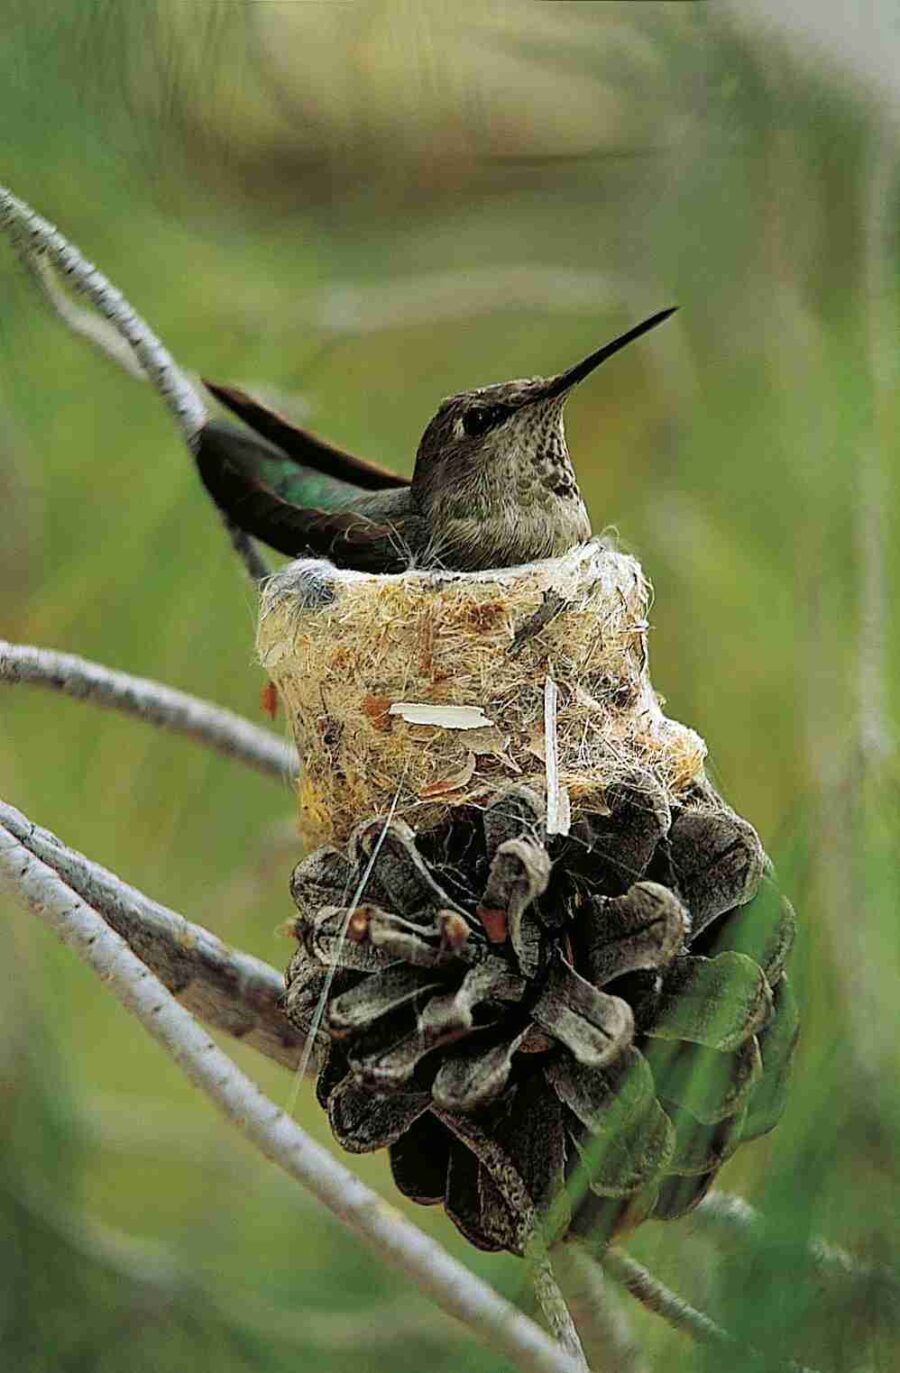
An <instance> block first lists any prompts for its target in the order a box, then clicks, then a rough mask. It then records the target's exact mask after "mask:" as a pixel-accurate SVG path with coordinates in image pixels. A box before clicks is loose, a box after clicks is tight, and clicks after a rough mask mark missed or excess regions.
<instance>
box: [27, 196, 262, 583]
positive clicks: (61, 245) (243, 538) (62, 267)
mask: <svg viewBox="0 0 900 1373" xmlns="http://www.w3.org/2000/svg"><path fill="white" fill-rule="evenodd" d="M0 230H3V231H4V232H5V233H6V234H7V236H8V237H9V238H10V239H11V241H12V243H13V245H14V246H15V248H16V250H17V251H18V253H19V256H20V258H21V259H22V261H23V262H24V263H25V265H26V267H27V269H28V270H29V271H30V272H31V274H32V276H33V277H35V278H36V279H37V281H38V284H39V285H40V287H41V290H42V291H43V294H44V296H45V298H46V299H47V300H48V301H49V302H50V304H51V306H52V307H53V309H54V310H55V312H56V314H57V315H58V316H59V318H60V319H61V320H62V321H63V323H64V324H66V325H67V326H68V327H69V328H70V329H71V330H72V331H73V332H74V333H76V334H78V335H79V336H80V337H81V338H87V339H88V340H89V341H90V342H91V343H92V344H93V345H94V346H95V347H96V348H99V349H100V350H101V352H103V353H105V354H106V356H107V357H109V358H112V360H113V361H114V362H116V363H117V364H118V365H119V366H120V367H122V368H124V370H125V371H126V372H128V373H129V374H130V375H131V376H135V375H138V374H139V375H141V376H143V377H146V379H147V381H149V383H150V385H151V386H152V387H153V389H154V390H155V391H157V392H158V393H159V395H160V396H161V397H162V400H163V402H164V404H165V405H166V406H167V407H168V409H169V411H170V412H171V414H172V415H173V416H174V418H175V423H176V424H177V425H178V429H179V432H180V434H181V436H182V438H183V439H184V441H185V443H186V444H187V446H188V448H189V449H190V451H191V453H193V452H195V451H196V447H197V436H198V434H199V433H200V430H201V429H202V428H203V426H204V425H205V423H206V421H207V418H208V412H207V409H206V406H205V404H204V402H203V398H202V397H201V395H200V393H199V391H198V390H197V388H196V386H195V385H194V383H193V382H192V381H191V380H190V378H189V377H188V376H187V374H186V373H185V372H183V371H182V370H181V368H180V367H179V366H178V364H177V363H176V362H175V359H174V358H173V357H172V355H171V353H170V352H169V351H168V349H167V348H165V347H163V344H162V343H161V341H160V340H159V339H158V338H157V336H156V335H155V334H154V332H153V330H152V329H151V328H150V326H149V325H148V324H147V323H146V322H145V321H144V320H143V319H142V318H141V316H140V315H139V314H138V313H137V311H136V310H133V309H132V307H131V306H130V305H129V303H128V301H127V300H126V299H125V297H124V296H123V295H122V292H121V291H118V290H116V288H115V286H113V285H112V284H111V282H109V281H108V280H107V278H106V277H105V276H104V275H103V273H102V272H101V271H99V269H98V268H97V267H95V266H94V264H93V263H92V262H88V260H87V258H85V257H83V256H82V255H81V253H80V252H79V251H78V249H77V248H76V247H75V245H74V243H70V242H69V240H68V239H67V238H66V237H65V235H64V234H61V233H60V231H59V230H58V229H57V228H56V227H55V225H53V224H51V223H50V222H49V221H48V220H46V219H44V218H42V216H41V215H39V214H36V213H35V211H34V210H32V208H31V207H30V205H26V203H25V201H24V200H20V199H19V197H18V196H16V195H13V193H12V191H10V190H8V189H7V188H6V187H5V186H0ZM48 263H52V264H53V267H55V268H57V269H58V271H59V272H60V274H61V276H62V278H63V280H64V281H65V282H67V283H68V284H69V285H70V286H71V287H72V289H73V290H74V291H77V292H79V294H81V295H84V296H87V298H88V300H89V301H90V302H91V304H92V305H94V306H95V307H96V309H97V310H98V311H99V313H100V316H101V317H102V318H101V320H96V321H94V320H93V319H92V317H91V316H90V314H89V313H88V312H86V311H84V310H79V309H78V307H77V306H75V305H74V304H73V303H72V302H71V301H70V300H69V298H68V296H67V295H66V293H65V290H64V289H63V288H62V287H60V285H59V283H58V282H57V281H56V279H55V278H54V276H53V274H52V269H51V268H49V267H48ZM103 321H105V322H106V326H108V327H106V326H105V325H104V323H103ZM217 513H218V514H219V517H220V519H221V520H222V523H223V524H224V526H225V529H226V532H227V534H228V537H229V539H230V540H231V543H232V546H233V547H234V549H235V551H236V553H237V554H238V556H239V557H240V559H241V561H242V562H243V564H244V567H245V569H246V571H247V573H248V575H249V577H250V578H251V579H252V580H253V581H255V582H258V581H260V580H261V579H262V578H263V577H265V576H267V575H268V572H269V567H268V564H267V563H266V561H265V559H264V558H263V557H262V555H261V554H260V553H259V551H258V550H257V548H256V545H255V544H254V542H253V540H252V539H251V538H250V536H249V535H248V534H245V533H244V531H243V530H242V529H239V528H238V527H237V526H236V525H235V524H234V523H233V522H232V521H231V520H229V519H228V518H227V516H225V515H223V514H222V512H221V511H217Z"/></svg>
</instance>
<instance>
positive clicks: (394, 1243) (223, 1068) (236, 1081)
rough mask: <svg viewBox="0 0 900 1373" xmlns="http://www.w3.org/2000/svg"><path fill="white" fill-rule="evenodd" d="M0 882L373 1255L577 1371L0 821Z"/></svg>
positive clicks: (478, 1328)
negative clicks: (246, 1066) (284, 1098)
mask: <svg viewBox="0 0 900 1373" xmlns="http://www.w3.org/2000/svg"><path fill="white" fill-rule="evenodd" d="M0 880H2V881H3V882H4V883H5V884H6V885H8V886H9V887H10V888H11V889H12V891H13V892H14V893H15V895H16V896H17V897H18V898H19V899H20V900H22V901H24V902H25V903H26V904H27V905H28V906H29V907H30V909H31V910H32V911H33V913H34V914H35V915H36V916H37V917H38V918H39V919H40V920H41V921H42V922H43V923H44V924H46V925H48V926H49V927H50V928H51V929H52V930H53V932H54V933H55V934H56V935H57V937H58V938H59V939H60V940H61V941H62V942H63V943H64V944H65V945H66V946H67V947H68V948H70V949H71V950H72V951H73V952H74V953H75V954H77V956H78V957H79V958H80V959H81V961H82V962H83V963H85V964H86V965H87V966H88V967H90V968H91V969H92V970H93V971H94V972H95V973H96V974H97V975H98V976H99V977H100V978H101V979H102V981H103V983H104V985H105V986H106V987H108V988H109V990H110V991H111V992H112V993H113V995H114V996H115V997H116V998H117V999H118V1000H119V1001H120V1002H121V1003H122V1005H124V1006H125V1007H126V1009H128V1010H129V1011H131V1013H132V1014H133V1015H135V1016H136V1017H137V1018H138V1019H139V1020H140V1021H141V1024H142V1025H143V1026H144V1028H145V1029H146V1030H147V1031H148V1033H149V1034H150V1035H152V1037H153V1038H154V1039H155V1040H156V1041H157V1042H158V1043H159V1044H160V1045H161V1047H162V1048H163V1049H164V1050H165V1052H166V1053H167V1054H168V1055H169V1056H170V1057H171V1058H172V1059H173V1061H174V1062H175V1063H177V1064H178V1066H179V1067H180V1068H181V1069H182V1071H183V1072H184V1073H185V1075H186V1076H187V1077H188V1078H189V1079H190V1080H191V1081H192V1082H193V1083H194V1085H195V1086H196V1087H197V1088H198V1089H199V1090H200V1091H201V1092H203V1094H204V1095H205V1096H206V1097H208V1098H209V1100H210V1101H212V1102H213V1104H214V1105H215V1106H216V1107H217V1109H218V1110H219V1111H220V1112H221V1113H222V1114H223V1115H224V1116H225V1117H226V1118H227V1119H228V1120H229V1121H231V1123H232V1124H233V1125H235V1126H236V1128H237V1129H238V1130H239V1131H240V1132H241V1133H242V1134H243V1135H245V1136H246V1137H247V1138H248V1139H249V1140H250V1141H251V1142H252V1143H253V1144H255V1145H256V1146H257V1148H259V1149H260V1150H261V1152H262V1153H263V1154H265V1156H266V1157H267V1158H269V1159H270V1160H271V1161H272V1162H273V1163H275V1164H277V1165H278V1167H280V1168H282V1169H283V1170H284V1171H285V1172H286V1173H288V1174H289V1175H290V1176H291V1177H293V1178H295V1179H296V1180H297V1181H298V1182H300V1183H301V1184H302V1185H303V1186H305V1187H307V1188H308V1189H309V1190H310V1191H311V1192H312V1193H313V1195H314V1196H315V1197H317V1198H318V1200H319V1201H320V1202H322V1204H323V1205H325V1206H326V1207H327V1208H328V1210H330V1211H331V1212H332V1214H333V1215H334V1216H336V1217H337V1218H338V1219H339V1220H340V1221H341V1222H342V1223H343V1224H344V1225H346V1226H347V1227H348V1228H349V1229H350V1230H352V1231H353V1232H354V1233H355V1234H357V1235H358V1236H359V1237H360V1238H361V1239H363V1240H365V1241H366V1243H367V1244H369V1245H370V1246H371V1247H372V1248H374V1250H375V1251H376V1253H377V1254H378V1256H379V1257H380V1259H381V1260H382V1261H387V1262H389V1263H391V1264H392V1265H393V1266H394V1267H396V1268H398V1269H399V1270H400V1271H401V1272H402V1273H404V1274H405V1276H406V1277H407V1278H409V1279H410V1281H411V1282H412V1283H414V1284H415V1286H416V1287H418V1288H419V1289H420V1290H421V1291H423V1292H424V1293H425V1294H426V1295H427V1296H429V1297H430V1298H431V1299H432V1300H434V1301H435V1302H436V1303H437V1304H438V1306H440V1307H441V1309H442V1310H444V1311H445V1312H447V1313H448V1314H449V1315H452V1316H454V1317H456V1319H458V1320H460V1321H461V1322H462V1323H463V1324H464V1325H466V1326H467V1328H468V1329H469V1330H470V1331H471V1333H472V1334H473V1335H474V1336H475V1337H476V1338H477V1339H478V1340H480V1341H481V1342H482V1343H484V1344H488V1345H491V1346H493V1347H494V1348H495V1349H497V1350H498V1351H499V1352H501V1353H503V1354H504V1355H506V1357H508V1358H509V1359H510V1360H511V1361H512V1362H513V1363H514V1364H515V1365H516V1366H517V1367H518V1368H520V1369H523V1370H525V1371H526V1373H576V1370H578V1373H582V1371H581V1370H580V1369H579V1365H578V1364H576V1363H575V1362H574V1361H573V1360H572V1359H571V1358H570V1357H569V1355H568V1354H566V1353H565V1351H564V1350H562V1349H561V1348H560V1346H559V1345H558V1344H556V1343H554V1341H553V1340H551V1339H550V1338H549V1337H548V1336H547V1335H545V1334H544V1332H543V1331H542V1330H540V1329H539V1327H538V1326H536V1325H535V1324H534V1322H533V1321H530V1320H528V1318H527V1317H525V1316H524V1315H523V1314H522V1312H520V1311H517V1310H516V1308H515V1307H514V1306H512V1305H511V1304H510V1303H509V1302H507V1301H505V1300H504V1299H503V1298H502V1297H500V1296H498V1294H497V1293H496V1292H494V1291H493V1290H492V1289H491V1288H490V1287H488V1286H487V1285H486V1284H485V1283H483V1282H482V1281H481V1280H480V1279H478V1278H476V1277H475V1275H474V1274H472V1273H470V1272H469V1270H468V1269H467V1268H465V1267H464V1266H463V1265H462V1264H460V1263H458V1262H457V1261H456V1260H455V1259H453V1258H452V1257H451V1256H450V1255H449V1254H447V1253H446V1251H445V1250H443V1249H442V1248H441V1247H440V1245H438V1244H436V1243H435V1242H434V1241H433V1240H432V1239H430V1238H429V1237H428V1236H427V1235H425V1234H424V1233H423V1232H422V1231H420V1230H419V1229H418V1228H417V1227H416V1226H415V1225H413V1224H412V1223H411V1222H409V1221H408V1220H406V1219H405V1218H404V1217H403V1216H401V1215H400V1214H399V1213H398V1212H396V1211H395V1210H394V1209H393V1207H391V1206H389V1205H388V1204H387V1203H386V1202H384V1201H383V1200H382V1199H381V1198H380V1197H379V1196H378V1195H377V1194H376V1193H374V1192H372V1191H370V1189H369V1188H368V1187H366V1186H365V1185H364V1183H362V1182H361V1181H360V1180H359V1179H358V1178H357V1177H355V1176H354V1174H353V1173H351V1172H350V1171H349V1169H347V1168H345V1167H344V1166H343V1165H342V1164H340V1163H338V1162H337V1160H336V1159H334V1158H332V1157H331V1155H330V1154H329V1153H328V1152H327V1150H325V1149H324V1148H322V1146H321V1145H319V1144H317V1143H316V1142H315V1141H314V1140H313V1139H311V1138H310V1137H309V1136H308V1135H307V1134H306V1133H305V1132H304V1131H303V1130H301V1129H300V1127H299V1126H298V1125H297V1124H296V1122H295V1121H293V1120H292V1119H291V1118H290V1117H289V1116H287V1115H286V1114H285V1112H284V1111H282V1110H281V1109H280V1108H279V1107H277V1106H276V1105H275V1103H274V1102H272V1101H270V1100H269V1099H268V1098H267V1097H266V1096H265V1095H264V1094H263V1093H262V1092H261V1091H260V1090H259V1088H258V1087H257V1086H256V1085H255V1083H253V1082H252V1081H251V1080H250V1079H249V1078H248V1077H246V1076H245V1075H244V1074H243V1073H241V1072H240V1070H239V1069H238V1068H237V1067H236V1065H235V1064H234V1063H233V1062H232V1061H231V1059H230V1058H229V1057H228V1056H227V1054H225V1053H224V1052H223V1051H222V1050H221V1049H220V1048H218V1046H217V1045H216V1044H214V1043H213V1041H212V1040H211V1039H210V1038H209V1036H208V1035H207V1034H206V1032H205V1031H204V1030H203V1029H202V1028H201V1026H200V1025H198V1024H197V1022H196V1021H195V1020H194V1018H193V1017H192V1016H191V1014H190V1013H189V1012H188V1011H187V1010H185V1009H184V1007H182V1006H180V1005H179V1004H178V1002H177V1001H176V1000H175V999H174V997H173V996H172V995H171V994H170V993H169V992H168V991H167V990H166V988H165V987H164V986H163V985H162V983H161V982H160V981H159V980H158V979H157V978H156V977H155V976H154V975H153V973H152V972H151V971H150V970H149V968H147V967H146V965H145V964H144V963H142V962H141V960H140V959H139V958H138V957H137V955H136V954H135V953H133V952H132V951H131V949H130V948H129V947H128V945H127V944H126V943H125V941H124V940H123V939H121V938H120V936H119V935H118V934H116V933H115V931H114V930H112V929H110V928H109V926H108V925H107V924H106V923H105V921H104V920H103V918H102V916H101V915H99V914H98V912H97V911H96V910H94V909H93V908H92V907H91V906H90V905H88V904H87V903H86V902H85V901H83V900H82V899H81V897H80V896H78V895H77V894H76V893H75V892H74V891H73V890H72V888H71V887H69V886H67V885H66V884H65V883H64V882H63V881H62V880H61V878H60V877H59V876H58V874H57V873H56V872H54V871H53V869H52V868H51V867H49V866H48V865H47V864H46V863H44V862H42V861H41V860H40V859H38V858H36V857H35V855H34V854H33V853H31V852H30V851H29V849H28V848H26V847H25V846H24V845H23V844H22V843H21V842H20V841H19V840H18V839H17V838H16V836H15V835H14V834H12V833H11V832H10V831H9V830H8V829H6V828H5V827H2V828H0Z"/></svg>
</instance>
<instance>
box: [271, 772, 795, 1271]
mask: <svg viewBox="0 0 900 1373" xmlns="http://www.w3.org/2000/svg"><path fill="white" fill-rule="evenodd" d="M292 892H293V896H294V900H295V902H296V905H297V908H298V912H299V915H298V918H297V921H296V934H297V939H298V948H297V952H296V954H295V956H294V958H293V960H292V962H291V965H290V968H289V970H288V976H287V984H288V992H287V1003H286V1004H287V1010H288V1014H289V1015H290V1017H291V1019H292V1020H293V1021H294V1023H296V1024H297V1025H298V1026H300V1027H301V1028H302V1029H304V1030H305V1031H306V1032H307V1033H312V1034H317V1035H318V1044H319V1051H320V1055H321V1067H320V1071H319V1077H318V1094H319V1099H320V1101H321V1103H322V1105H323V1106H324V1107H325V1108H326V1109H327V1112H328V1117H329V1121H330V1123H331V1128H332V1130H333V1132H334V1134H335V1136H336V1138H337V1139H338V1140H339V1141H340V1143H341V1144H342V1145H343V1146H344V1147H345V1148H346V1149H349V1150H351V1151H354V1152H365V1151H368V1150H374V1149H380V1148H388V1149H389V1151H390V1159H391V1167H392V1171H393V1176H394V1179H395V1181H396V1184H397V1186H398V1187H399V1188H400V1190H401V1191H402V1192H403V1193H405V1195H406V1196H408V1197H411V1198H412V1199H413V1200H415V1201H417V1202H421V1203H423V1204H425V1205H429V1204H431V1205H434V1204H441V1205H443V1206H444V1207H445V1209H446V1211H447V1214H448V1215H449V1216H450V1217H451V1219H452V1220H453V1222H454V1223H455V1224H456V1225H457V1226H458V1228H459V1229H460V1230H461V1231H462V1233H463V1234H464V1235H466V1236H467V1238H468V1239H469V1240H470V1241H471V1242H472V1243H474V1244H476V1245H478V1246H479V1247H481V1248H484V1249H508V1250H511V1251H512V1252H514V1253H522V1252H524V1250H525V1248H526V1246H527V1244H528V1242H529V1239H530V1237H531V1236H532V1235H533V1233H534V1231H535V1227H536V1225H537V1224H538V1223H539V1222H542V1223H543V1224H544V1225H545V1226H546V1227H548V1228H549V1229H551V1230H552V1231H553V1233H554V1234H559V1233H563V1232H570V1233H571V1232H573V1231H574V1232H577V1233H582V1234H584V1235H590V1236H592V1237H593V1238H594V1239H598V1238H599V1240H600V1242H601V1243H602V1242H604V1241H605V1240H606V1239H607V1238H608V1237H609V1236H610V1235H612V1234H614V1233H616V1232H617V1231H620V1230H621V1229H623V1228H626V1227H628V1226H631V1225H634V1224H636V1223H637V1222H639V1221H640V1220H641V1219H643V1218H644V1217H646V1216H649V1215H653V1216H657V1217H662V1218H673V1217H676V1216H678V1215H681V1214H683V1213H684V1212H685V1211H686V1210H688V1209H689V1208H690V1207H691V1206H693V1205H694V1204H696V1202H697V1201H698V1200H699V1199H700V1197H702V1195H703V1194H704V1192H705V1191H706V1190H707V1189H708V1187H709V1186H710V1184H711V1182H712V1179H713V1178H714V1176H715V1174H716V1172H717V1170H718V1169H719V1167H720V1166H721V1165H722V1163H723V1162H724V1161H725V1159H727V1158H728V1157H729V1156H730V1154H731V1153H732V1152H733V1151H734V1149H735V1148H737V1146H738V1144H739V1143H740V1142H741V1141H743V1140H747V1139H752V1138H753V1137H755V1136H756V1135H759V1134H762V1133H763V1132H765V1131H767V1130H769V1129H771V1127H772V1126H773V1125H774V1124H775V1122H776V1120H777V1118H778V1115H779V1112H780V1110H781V1105H782V1099H783V1094H784V1089H785V1082H786V1077H787V1072H788V1068H789V1064H790V1059H791V1055H792V1052H793V1047H794V1042H795V1039H796V1032H797V1018H796V1011H795V1007H794V1002H793V999H792V996H791V992H790V989H789V986H788V983H787V978H786V976H785V974H784V963H785V959H786V956H787V953H788V950H789V947H790V944H791V940H792V936H793V928H794V917H793V912H792V910H791V907H790V905H789V904H788V902H787V901H786V900H785V899H784V898H781V897H780V896H779V895H778V893H777V891H776V890H775V888H774V886H773V883H772V880H771V877H770V875H769V874H768V872H767V862H766V859H765V856H764V854H763V850H762V848H761V845H760V843H759V840H758V838H757V836H756V834H755V831H754V830H753V828H752V827H751V826H750V825H749V824H748V823H747V822H746V821H744V820H742V819H740V818H739V817H738V816H737V815H735V814H734V812H733V811H731V810H730V809H728V807H727V806H726V805H725V804H724V802H722V800H721V799H720V798H719V797H718V796H717V795H716V793H715V792H714V791H713V790H712V788H711V787H709V785H708V784H707V783H698V784H696V785H695V786H694V787H692V788H691V789H689V790H686V791H685V792H684V793H683V794H682V796H681V799H680V800H679V802H678V803H675V804H673V803H672V802H671V801H670V800H669V799H668V797H667V795H666V792H665V789H664V788H663V787H662V785H661V784H660V783H659V781H658V779H656V778H655V777H654V776H653V775H652V774H650V773H636V774H632V775H631V776H630V777H628V778H624V779H621V780H620V781H619V782H617V783H615V784H613V785H611V786H610V787H608V788H607V790H606V792H605V805H604V807H603V809H602V811H597V812H592V813H586V814H584V815H582V816H581V817H580V818H579V819H578V820H577V821H576V823H575V824H574V825H573V827H572V830H571V832H570V834H569V835H567V836H563V837H559V836H557V837H550V838H548V836H547V834H546V829H545V814H544V806H543V802H542V800H541V799H540V798H539V796H538V795H537V794H536V793H535V792H534V791H532V790H531V789H529V788H528V787H525V786H522V785H513V786H510V787H508V788H507V789H506V790H504V791H502V792H500V793H498V794H496V795H495V796H494V797H493V799H492V800H491V801H490V802H489V803H488V804H487V805H485V806H476V805H472V804H469V805H463V806H460V807H457V808H454V809H453V810H452V811H451V812H449V813H448V814H447V815H445V817H444V818H443V819H442V820H441V821H439V822H438V823H437V824H436V825H435V826H432V827H431V828H429V829H427V830H421V831H419V832H418V833H417V832H415V831H414V830H413V829H412V828H411V827H410V826H409V825H408V824H407V823H406V822H405V821H403V820H398V819H396V818H394V819H391V820H390V821H385V819H384V818H380V819H377V820H372V821H368V822H365V823H363V824H361V825H359V826H358V827H357V828H356V829H355V831H354V833H353V835H352V837H351V839H350V842H349V844H348V845H347V846H346V847H345V848H335V847H325V848H321V849H319V850H317V851H316V852H315V853H313V854H312V855H311V856H310V857H308V858H307V859H305V860H304V861H303V862H302V863H300V865H299V866H298V867H297V868H296V870H295V872H294V876H293V881H292ZM322 1012H324V1014H323V1016H322V1019H321V1022H320V1023H319V1020H318V1017H319V1015H321V1014H322Z"/></svg>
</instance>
